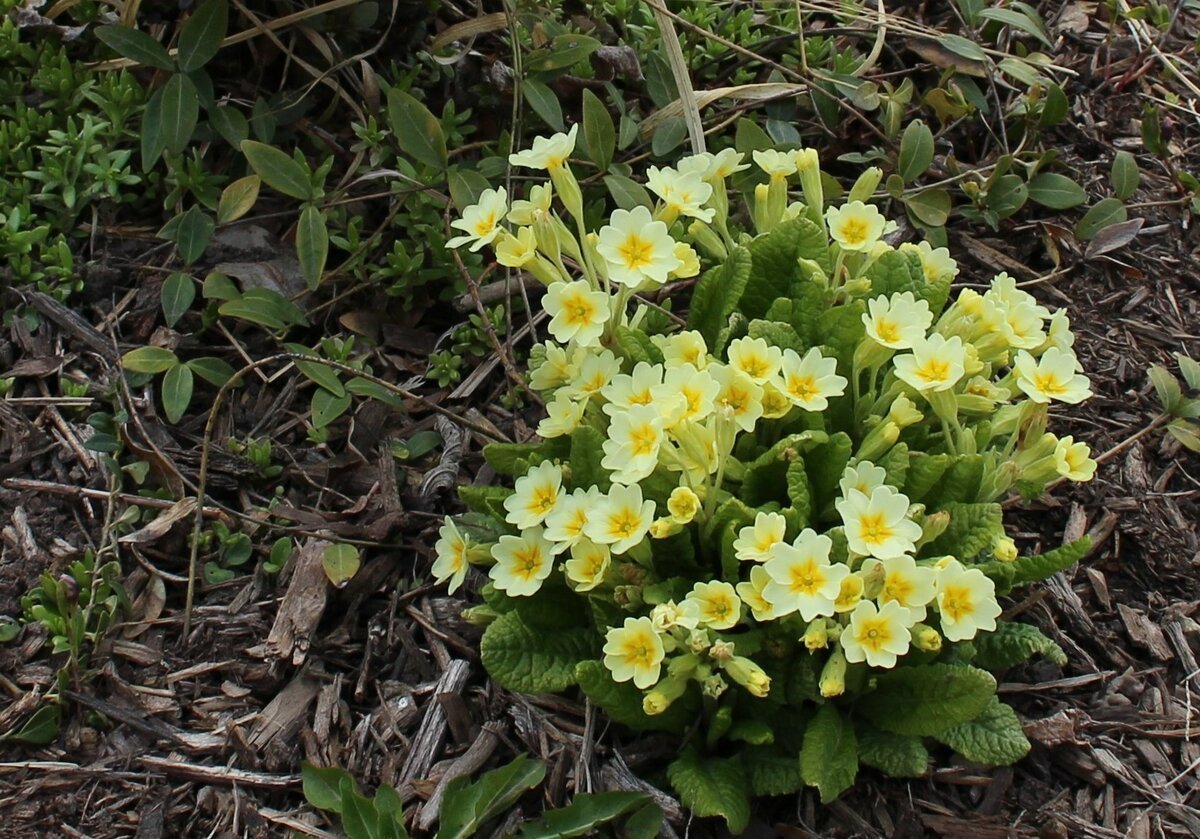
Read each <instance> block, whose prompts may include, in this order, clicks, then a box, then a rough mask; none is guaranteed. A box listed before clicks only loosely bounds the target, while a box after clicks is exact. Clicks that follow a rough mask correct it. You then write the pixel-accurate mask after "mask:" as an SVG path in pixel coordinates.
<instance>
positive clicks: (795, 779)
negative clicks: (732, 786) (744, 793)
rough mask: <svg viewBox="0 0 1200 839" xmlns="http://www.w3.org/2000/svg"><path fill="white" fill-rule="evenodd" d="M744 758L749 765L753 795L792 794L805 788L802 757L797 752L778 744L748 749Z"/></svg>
mask: <svg viewBox="0 0 1200 839" xmlns="http://www.w3.org/2000/svg"><path fill="white" fill-rule="evenodd" d="M743 760H744V762H745V764H746V766H747V767H749V770H750V771H749V775H750V792H751V793H752V794H753V795H756V796H758V795H791V794H792V793H795V792H799V791H800V790H802V789H804V777H803V775H801V774H800V759H799V758H798V757H797V756H796V754H795V752H789V751H787V750H785V749H781V748H778V747H776V746H764V747H760V748H753V749H747V750H746V752H744V753H743Z"/></svg>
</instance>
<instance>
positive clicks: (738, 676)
mask: <svg viewBox="0 0 1200 839" xmlns="http://www.w3.org/2000/svg"><path fill="white" fill-rule="evenodd" d="M725 672H726V673H728V674H729V678H731V679H733V680H734V681H735V682H737V683H738V684H739V685H741V686H742V687H744V688H745V689H746V690H748V691H750V693H751V694H753V695H754V696H757V697H759V698H761V697H764V696H766V695H767V694H768V693H770V691H771V677H770V676H768V675H767V673H766V671H765V670H763V669H762V668H761V667H759V666H758V665H757V664H755V663H754V662H753V661H752V660H750V659H748V658H746V657H745V656H740V655H735V656H734V657H733V658H731V659H729V661H727V662H725Z"/></svg>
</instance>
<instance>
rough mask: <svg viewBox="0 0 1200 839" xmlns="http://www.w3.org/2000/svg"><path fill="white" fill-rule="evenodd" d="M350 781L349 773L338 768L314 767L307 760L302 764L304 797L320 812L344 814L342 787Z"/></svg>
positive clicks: (301, 778) (301, 777)
mask: <svg viewBox="0 0 1200 839" xmlns="http://www.w3.org/2000/svg"><path fill="white" fill-rule="evenodd" d="M348 779H350V775H349V773H347V772H346V770H344V769H339V768H338V767H336V766H328V767H320V766H313V765H312V764H311V763H309V762H308V761H307V760H306V761H303V762H302V763H301V764H300V782H301V785H302V789H303V790H304V797H305V798H306V799H307V800H308V803H309V804H311V805H312V806H314V807H316V808H317V809H318V810H329V811H331V812H334V813H340V812H342V793H341V785H342V781H343V780H348Z"/></svg>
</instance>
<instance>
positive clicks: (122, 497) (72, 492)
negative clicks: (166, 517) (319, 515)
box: [4, 478, 228, 519]
mask: <svg viewBox="0 0 1200 839" xmlns="http://www.w3.org/2000/svg"><path fill="white" fill-rule="evenodd" d="M4 486H5V487H7V488H8V489H17V490H28V491H30V492H45V493H49V494H51V495H65V496H68V497H70V498H95V499H99V500H108V499H109V498H113V497H114V493H111V492H105V491H104V490H102V489H89V488H88V487H77V486H71V485H70V484H56V483H53V482H51V481H35V480H32V479H30V478H7V479H5V481H4ZM115 497H116V499H117V500H118V501H124V502H125V503H126V504H136V505H137V506H139V507H149V508H150V509H152V510H166V509H169V508H171V507H174V506H175V505H176V504H178V503H179V502H178V501H166V500H164V499H162V498H144V497H142V496H140V495H130V494H129V493H127V492H118V493H116V494H115ZM201 514H202V515H204V516H205V517H206V518H210V519H227V518H228V516H227V515H226V514H225V513H224V511H222V510H218V509H217V508H216V507H205V508H204V509H203V510H201Z"/></svg>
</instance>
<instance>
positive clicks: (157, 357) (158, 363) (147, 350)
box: [121, 347, 179, 373]
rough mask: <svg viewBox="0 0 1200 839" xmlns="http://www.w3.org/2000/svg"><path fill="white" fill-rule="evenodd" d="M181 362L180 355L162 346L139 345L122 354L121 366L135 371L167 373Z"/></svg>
mask: <svg viewBox="0 0 1200 839" xmlns="http://www.w3.org/2000/svg"><path fill="white" fill-rule="evenodd" d="M178 363H179V356H177V355H175V353H173V352H171V351H170V350H167V349H163V348H162V347H138V348H137V349H136V350H130V351H129V352H127V353H125V355H123V356H121V366H122V367H124V368H125V369H126V370H132V371H133V372H134V373H165V372H167V371H168V370H170V369H171V368H172V367H174V366H175V365H176V364H178Z"/></svg>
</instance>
